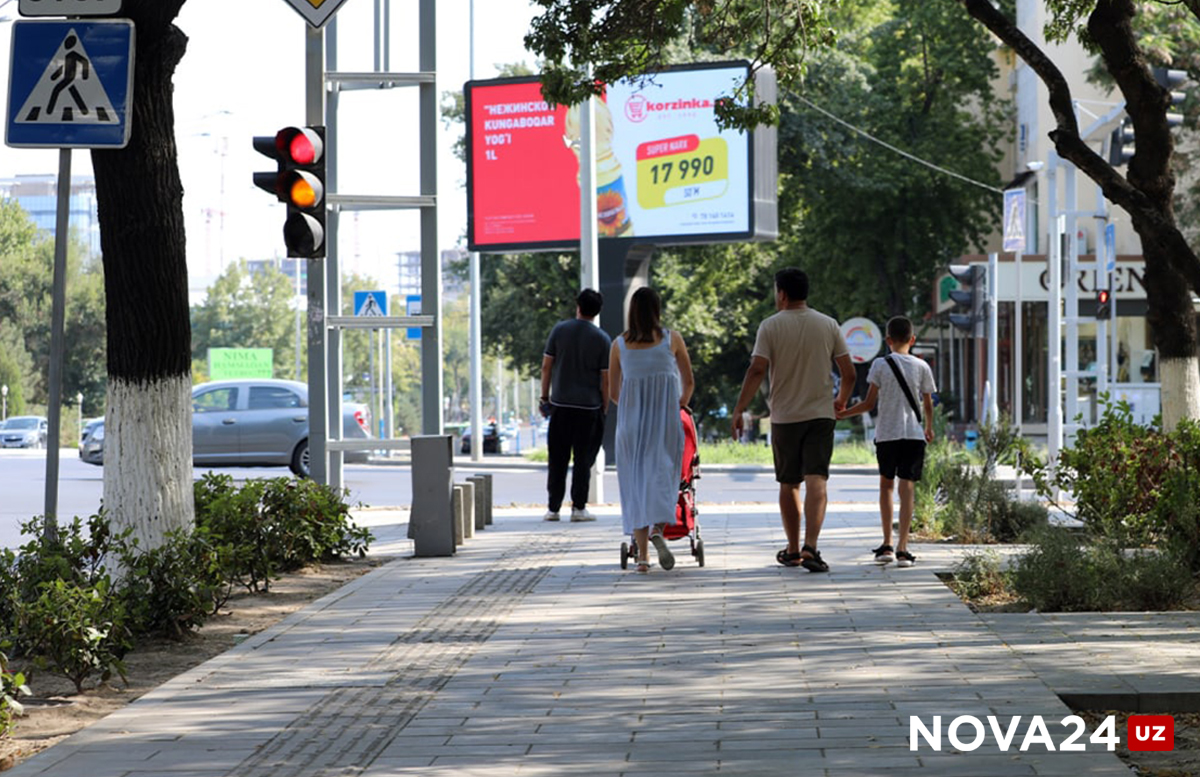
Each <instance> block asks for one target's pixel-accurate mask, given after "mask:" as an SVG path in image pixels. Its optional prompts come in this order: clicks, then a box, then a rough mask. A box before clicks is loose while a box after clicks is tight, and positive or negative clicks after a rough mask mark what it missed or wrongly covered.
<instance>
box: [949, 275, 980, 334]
mask: <svg viewBox="0 0 1200 777" xmlns="http://www.w3.org/2000/svg"><path fill="white" fill-rule="evenodd" d="M948 269H949V271H950V275H951V276H952V277H953V278H954V280H956V281H958V288H957V289H953V290H951V291H950V292H949V297H950V300H951V302H953V303H954V309H953V310H952V311H951V313H950V323H951V324H952V325H954V327H955V328H957V329H961V330H962V331H964V332H969V333H971V334H974V335H978V334H979V333H978V332H977V329H978V324H979V323H980V322H981V321H982V320H983V289H982V288H981V287H982V286H983V278H984V273H985V272H986V270H985V269H984V268H983V266H982V265H978V264H972V265H966V266H962V265H958V266H955V265H951V266H950V267H949V268H948Z"/></svg>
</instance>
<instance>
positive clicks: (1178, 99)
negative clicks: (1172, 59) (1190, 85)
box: [1150, 67, 1188, 127]
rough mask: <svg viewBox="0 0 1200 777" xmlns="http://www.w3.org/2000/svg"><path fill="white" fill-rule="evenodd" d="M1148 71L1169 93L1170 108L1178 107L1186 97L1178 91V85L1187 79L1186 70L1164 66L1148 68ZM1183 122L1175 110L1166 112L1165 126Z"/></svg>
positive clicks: (1181, 116)
mask: <svg viewBox="0 0 1200 777" xmlns="http://www.w3.org/2000/svg"><path fill="white" fill-rule="evenodd" d="M1150 72H1151V73H1153V74H1154V80H1155V81H1157V82H1158V85H1159V86H1161V87H1162V88H1163V89H1166V90H1167V91H1168V92H1170V93H1171V108H1173V109H1178V108H1179V107H1180V106H1182V105H1183V101H1184V99H1186V98H1187V95H1185V94H1184V93H1183V92H1181V91H1179V87H1180V86H1183V83H1184V82H1185V81H1187V78H1188V74H1187V71H1186V70H1171V69H1170V68H1165V67H1153V68H1150ZM1180 124H1183V114H1182V113H1179V112H1178V111H1177V110H1171V111H1168V112H1167V126H1168V127H1178V126H1179V125H1180Z"/></svg>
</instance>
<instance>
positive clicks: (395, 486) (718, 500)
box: [0, 449, 878, 547]
mask: <svg viewBox="0 0 1200 777" xmlns="http://www.w3.org/2000/svg"><path fill="white" fill-rule="evenodd" d="M207 471H209V470H208V469H200V468H197V469H196V470H195V476H196V477H197V478H199V477H200V476H201V475H203V474H204V473H205V472H207ZM214 471H217V472H223V473H227V474H229V475H231V476H232V477H233V478H234V480H246V479H248V478H272V477H287V476H290V473H289V472H288V470H287V469H286V468H284V467H270V468H266V467H254V468H249V467H240V468H239V467H229V468H221V469H216V470H214ZM700 471H701V478H700V480H699V481H698V482H697V484H696V490H697V496H698V499H699V501H700V502H701V503H706V502H707V503H711V504H733V503H743V502H765V503H774V502H775V501H776V499H777V494H778V491H777V486H776V484H775V478H774V475H773V474H772V473H771V472H770V471H769V470H766V469H752V468H725V467H708V468H705V467H704V466H703V464H702V465H701V470H700ZM475 473H490V474H491V475H492V476H493V479H492V482H493V488H494V500H495V504H496V505H497V506H500V507H504V506H509V505H535V506H540V505H542V504H544V503H545V498H546V469H545V466H544V465H539V464H529V465H524V464H522V463H521V462H520V461H519V460H517V459H516V458H515V457H507V456H503V457H493V456H488V457H486V458H485V459H484V461H483V462H481V463H480V464H479V465H476V464H473V463H472V462H470V461H469V460H466V459H460V460H458V461H456V462H455V473H454V474H455V479H456V480H462V479H464V478H466V477H467V476H468V475H472V474H475ZM344 474H345V485H346V487H347V488H348V489H349V491H350V500H351V501H352V502H362V503H363V504H365V505H369V506H372V507H396V506H401V507H404V506H408V505H409V504H410V503H411V501H412V471H411V469H410V468H409V467H408V466H407V465H406V464H399V463H387V464H350V465H346V467H345V473H344ZM45 484H46V456H45V451H25V450H0V547H16V546H18V545H20V544H21V537H20V525H21V523H22V522H24V521H27V520H29V519H30V518H31V517H33V516H35V515H41V514H42V513H43V512H44V511H45V490H46V485H45ZM877 484H878V478H877V476H875V475H874V474H873V473H872V471H871V470H870V469H869V468H868V469H858V470H856V471H847V470H837V471H835V473H834V475H833V477H831V478H830V481H829V492H830V500H831V501H835V502H874V501H875V499H876V498H877V497H876V494H877V488H878V485H877ZM103 492H104V470H103V468H101V467H96V466H93V465H91V464H85V463H83V462H82V461H80V460H79V457H78V454H77V452H76V451H75V450H73V449H63V451H62V453H61V455H60V457H59V489H58V514H59V516H60V520H67V519H70V518H71V517H73V516H76V515H78V516H80V517H83V518H86V517H87V516H89V515H91V514H92V513H94V512H96V510H97V509H98V508H99V506H100V501H101V496H102V495H103ZM603 497H604V498H603V499H602V500H598V501H603V502H610V503H615V502H617V501H618V496H617V476H616V473H615V472H614V471H613V470H612V469H611V468H610V469H609V471H608V472H606V473H605V476H604V494H603Z"/></svg>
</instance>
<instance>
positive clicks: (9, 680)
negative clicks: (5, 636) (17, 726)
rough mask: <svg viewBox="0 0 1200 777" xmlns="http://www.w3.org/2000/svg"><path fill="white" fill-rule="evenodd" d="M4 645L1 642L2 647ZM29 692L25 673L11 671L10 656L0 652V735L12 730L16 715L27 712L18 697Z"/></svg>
mask: <svg viewBox="0 0 1200 777" xmlns="http://www.w3.org/2000/svg"><path fill="white" fill-rule="evenodd" d="M3 646H4V645H3V644H2V643H0V647H3ZM29 694H30V691H29V686H28V685H26V684H25V675H23V674H21V673H20V672H12V671H9V668H8V656H6V655H4V653H3V652H0V737H4V736H7V735H8V733H9V732H10V731H12V726H13V717H14V716H16V715H23V714H25V708H24V707H22V706H21V702H20V701H18V700H17V697H18V696H28V695H29Z"/></svg>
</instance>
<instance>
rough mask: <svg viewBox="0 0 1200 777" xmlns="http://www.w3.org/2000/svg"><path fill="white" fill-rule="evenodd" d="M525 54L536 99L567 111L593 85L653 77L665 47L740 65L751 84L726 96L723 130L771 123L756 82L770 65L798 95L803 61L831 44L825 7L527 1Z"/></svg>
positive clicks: (674, 0) (812, 2) (796, 2)
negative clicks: (532, 7)
mask: <svg viewBox="0 0 1200 777" xmlns="http://www.w3.org/2000/svg"><path fill="white" fill-rule="evenodd" d="M535 2H536V4H537V5H538V6H540V7H541V8H542V9H543V10H542V13H541V15H540V16H537V17H535V18H534V19H533V22H532V25H531V29H530V32H529V34H528V35H526V36H525V46H526V48H528V49H529V50H530V51H533V52H534V53H536V54H537V55H538V56H539V57H540V58H541V59H542V61H543V88H542V93H543V94H544V95H545V96H546V98H547V99H548V100H549V101H551V102H554V103H561V104H567V105H573V104H575V103H578V102H581V101H582V100H583V99H584V98H586V97H587V96H588V95H590V94H598V93H599V90H600V89H601V88H602V87H601V84H605V83H610V84H611V83H615V82H617V81H619V80H620V79H622V78H626V77H631V76H638V75H643V74H653V73H655V72H658V71H659V70H661V69H662V68H663V67H665V66H667V65H668V64H671V63H670V62H669V60H668V58H667V51H668V49H669V48H670V46H671V45H672V44H673V43H675V42H677V41H679V40H685V41H687V45H688V47H689V48H690V49H692V50H695V51H704V52H717V53H719V54H721V55H723V56H728V55H731V54H732V55H734V56H744V57H746V58H747V59H749V60H750V61H751V74H750V77H749V79H748V80H747V81H746V83H745V84H743V86H742V89H741V90H740V92H739V93H738V94H733V95H727V96H726V97H727V98H728V99H722V100H721V101H720V102H719V104H718V106H717V115H718V117H719V118H720V119H721V120H722V121H723V122H726V123H728V124H729V125H731V126H743V127H744V126H753V125H755V124H758V123H762V122H773V121H774V119H775V113H774V111H773V109H772V107H771V106H756V105H755V104H754V101H753V99H752V98H753V96H754V90H753V78H754V72H755V71H757V70H758V69H760V68H761V67H763V66H764V65H770V66H771V67H772V68H774V70H775V72H776V74H777V75H778V77H779V80H780V83H781V84H782V85H784V86H785V87H793V86H795V85H798V84H799V83H800V81H801V79H802V77H803V75H804V71H805V64H806V57H807V55H808V54H809V52H810V51H811V50H812V49H814V48H816V47H820V46H828V45H830V44H831V43H832V42H833V40H834V27H833V26H832V25H831V24H830V23H829V13H830V9H832V8H834V7H836V5H835V4H832V3H824V2H820V0H777V1H776V2H772V3H756V2H745V0H657V2H647V0H535Z"/></svg>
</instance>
